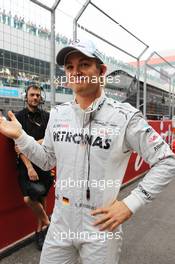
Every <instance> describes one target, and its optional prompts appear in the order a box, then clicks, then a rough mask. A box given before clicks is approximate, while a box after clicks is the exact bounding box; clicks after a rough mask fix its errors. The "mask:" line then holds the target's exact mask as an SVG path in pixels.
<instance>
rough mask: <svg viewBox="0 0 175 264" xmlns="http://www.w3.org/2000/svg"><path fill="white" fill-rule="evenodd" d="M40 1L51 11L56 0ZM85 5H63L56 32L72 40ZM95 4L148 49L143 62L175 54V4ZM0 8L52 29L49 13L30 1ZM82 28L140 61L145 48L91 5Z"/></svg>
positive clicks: (101, 0) (127, 0)
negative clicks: (156, 55) (154, 53)
mask: <svg viewBox="0 0 175 264" xmlns="http://www.w3.org/2000/svg"><path fill="white" fill-rule="evenodd" d="M38 1H40V2H42V3H44V4H46V5H47V6H50V7H51V6H52V4H53V3H54V0H38ZM85 2H86V0H61V1H60V4H59V5H58V7H57V10H56V27H55V28H56V32H60V33H61V34H63V35H66V36H68V37H71V38H72V35H73V18H74V17H75V16H76V15H77V13H78V11H79V10H80V8H81V7H82V5H83V4H84V3H85ZM92 2H93V3H94V4H96V5H97V6H98V7H100V8H101V9H102V10H103V11H105V12H106V13H107V14H109V15H110V16H111V17H112V18H113V19H115V21H117V22H118V23H119V24H120V25H122V26H124V27H125V28H126V29H127V30H129V31H130V32H132V33H133V34H134V35H136V36H137V37H138V38H139V39H141V40H142V41H143V42H144V43H145V44H147V45H148V46H149V49H148V50H147V52H146V53H145V54H144V56H143V58H146V57H148V56H149V54H150V53H151V52H152V51H157V52H159V54H160V55H164V54H169V51H172V50H174V51H175V35H174V31H173V26H174V21H173V20H174V10H175V1H174V0H166V1H162V0H154V1H153V0H147V1H143V0H120V1H119V0H107V1H105V0H92ZM0 7H1V8H2V9H3V8H5V9H6V10H8V9H10V10H11V11H12V13H17V14H19V15H21V16H24V17H25V18H26V20H29V19H30V20H32V21H34V22H35V23H36V24H38V25H39V24H42V25H44V26H46V27H48V28H49V27H50V14H49V12H48V11H45V10H43V9H42V8H40V7H36V5H34V4H33V3H31V2H30V0H1V1H0ZM34 7H35V8H34ZM79 24H81V25H82V26H84V27H86V28H88V29H89V30H91V31H93V32H94V33H96V34H97V35H100V36H102V37H103V38H105V39H107V40H108V41H110V42H111V43H113V44H114V45H116V46H118V47H120V48H122V49H124V50H125V51H127V52H128V53H130V54H132V55H133V56H135V57H138V56H139V55H140V54H141V53H142V51H143V50H144V48H145V45H143V44H141V43H140V42H139V41H138V40H135V39H134V38H133V37H131V36H130V35H129V34H128V33H127V32H126V31H124V30H121V27H120V26H118V25H117V24H115V23H113V22H111V21H110V20H109V19H108V18H106V17H105V16H104V15H102V13H100V12H99V11H98V10H97V9H96V8H94V7H93V6H92V5H91V4H90V5H89V6H88V8H87V9H86V11H85V12H84V14H83V16H82V17H81V18H80V19H79ZM82 37H83V38H92V39H93V40H94V41H95V43H96V44H97V46H98V47H99V49H100V50H103V51H105V53H106V54H107V55H110V56H114V57H117V58H120V59H123V60H125V59H126V60H127V61H128V60H129V61H133V60H134V59H133V57H132V56H124V53H122V52H119V51H117V49H116V48H113V47H111V46H110V45H108V44H104V42H102V41H100V40H98V39H97V38H94V37H92V36H91V35H89V34H88V33H86V32H85V31H84V30H78V38H80V39H81V38H82ZM174 54H175V52H174ZM126 57H127V58H126Z"/></svg>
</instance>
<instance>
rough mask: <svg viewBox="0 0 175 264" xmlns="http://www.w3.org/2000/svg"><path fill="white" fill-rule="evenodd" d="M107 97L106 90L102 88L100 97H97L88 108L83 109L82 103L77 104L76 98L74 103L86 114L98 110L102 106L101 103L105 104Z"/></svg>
mask: <svg viewBox="0 0 175 264" xmlns="http://www.w3.org/2000/svg"><path fill="white" fill-rule="evenodd" d="M105 99H106V95H105V92H104V90H102V92H101V95H100V97H98V98H96V99H95V100H94V101H93V102H92V103H91V104H90V105H89V106H88V107H87V108H86V109H81V107H80V105H79V104H77V102H76V99H75V98H74V101H73V104H72V105H73V107H74V108H75V109H79V110H81V111H84V112H85V113H86V114H88V113H92V112H94V111H96V110H97V109H98V108H99V107H100V105H101V104H103V102H104V100H105Z"/></svg>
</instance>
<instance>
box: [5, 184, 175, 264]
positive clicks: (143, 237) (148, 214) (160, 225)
mask: <svg viewBox="0 0 175 264" xmlns="http://www.w3.org/2000/svg"><path fill="white" fill-rule="evenodd" d="M135 185H136V183H134V184H132V185H130V186H128V187H126V188H124V189H123V190H122V191H121V197H123V196H126V194H127V193H129V192H130V190H131V189H133V187H134V186H135ZM123 231H124V244H123V251H122V256H121V260H120V264H175V181H174V182H173V183H172V184H171V185H169V186H168V187H167V189H166V190H165V191H164V192H163V193H162V194H161V195H160V196H159V198H158V199H157V200H155V201H154V203H152V204H150V205H148V206H147V207H145V208H143V209H141V210H140V211H139V212H138V213H137V214H136V215H135V216H134V217H133V218H132V219H131V220H129V221H128V222H126V223H125V224H124V225H123ZM39 255H40V253H39V252H38V251H37V250H36V249H35V245H34V244H33V243H32V244H30V245H28V246H26V247H24V248H22V249H20V250H18V251H17V252H15V253H13V254H12V255H10V256H8V257H6V258H4V259H2V260H1V263H2V264H38V263H39ZM92 264H93V263H92ZM96 264H98V263H96ZM109 264H110V263H109Z"/></svg>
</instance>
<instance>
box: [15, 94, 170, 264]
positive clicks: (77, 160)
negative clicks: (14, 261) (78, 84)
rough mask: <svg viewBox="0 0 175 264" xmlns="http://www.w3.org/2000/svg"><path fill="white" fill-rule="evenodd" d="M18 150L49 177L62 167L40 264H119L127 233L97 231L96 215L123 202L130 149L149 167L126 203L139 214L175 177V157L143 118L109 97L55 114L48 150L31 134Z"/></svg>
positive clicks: (20, 141) (72, 105)
mask: <svg viewBox="0 0 175 264" xmlns="http://www.w3.org/2000/svg"><path fill="white" fill-rule="evenodd" d="M16 144H17V145H18V146H19V148H20V150H21V151H22V152H23V153H24V154H25V155H27V156H28V158H29V159H30V160H31V161H32V162H33V163H36V165H37V166H39V167H41V168H42V169H43V170H49V169H51V168H53V167H54V166H55V165H56V167H57V175H58V176H57V181H56V190H55V196H56V199H55V206H54V210H53V214H52V220H51V225H50V227H49V230H48V233H47V236H46V239H45V243H44V247H43V251H42V254H41V259H40V263H41V264H77V257H78V256H80V259H81V263H83V264H92V263H96V264H109V263H110V264H117V263H118V261H119V255H120V252H121V245H122V230H121V226H119V227H118V228H116V230H114V232H108V231H106V232H102V231H101V232H100V231H99V227H96V226H93V225H92V223H93V222H94V221H95V220H96V219H98V218H99V216H91V214H90V213H91V211H92V210H93V209H95V208H99V207H104V206H108V205H109V204H111V203H112V202H113V201H114V200H115V199H116V198H117V195H118V192H119V190H120V185H121V183H122V180H123V177H124V174H125V170H126V168H127V164H128V160H129V157H130V155H131V152H132V150H134V151H136V152H138V153H139V155H140V156H142V157H143V158H144V160H145V161H146V162H147V163H149V164H150V166H151V169H150V170H149V172H148V173H147V175H146V176H145V177H144V179H143V180H142V181H141V182H140V183H139V185H138V187H137V188H136V189H134V190H133V191H132V193H131V194H130V195H129V196H128V197H126V198H125V199H124V202H125V204H126V205H127V206H128V207H129V208H130V210H131V211H132V212H133V213H135V212H136V211H137V209H139V207H141V206H142V205H144V204H145V203H147V202H149V201H151V200H152V199H153V198H154V197H155V196H156V194H157V193H159V192H160V191H161V190H162V188H163V187H164V186H165V185H166V184H168V183H169V182H170V180H171V178H172V177H173V176H174V175H175V157H174V154H173V153H172V151H171V150H170V149H169V146H168V145H167V144H166V143H165V142H164V141H163V139H162V138H161V137H160V136H159V134H158V133H157V132H155V131H154V130H153V128H151V127H150V126H149V125H148V124H147V122H146V121H145V120H144V119H143V117H142V115H141V113H140V112H139V111H138V110H137V109H135V108H133V107H132V106H130V105H129V104H127V103H119V102H115V101H114V100H113V99H109V98H106V97H105V96H104V94H102V95H101V97H100V98H98V99H96V100H95V101H94V103H93V104H92V105H91V106H90V107H89V108H88V109H86V110H82V109H81V108H80V107H79V105H77V104H75V103H74V102H71V103H65V104H62V105H59V106H56V107H55V108H53V109H52V111H51V114H50V119H49V123H48V126H47V129H46V134H45V138H44V142H43V144H42V145H39V144H37V143H36V142H35V140H34V139H33V138H32V137H30V136H28V135H26V134H25V132H23V134H22V135H21V136H20V138H18V139H17V140H16ZM87 186H89V189H90V198H89V199H88V197H87Z"/></svg>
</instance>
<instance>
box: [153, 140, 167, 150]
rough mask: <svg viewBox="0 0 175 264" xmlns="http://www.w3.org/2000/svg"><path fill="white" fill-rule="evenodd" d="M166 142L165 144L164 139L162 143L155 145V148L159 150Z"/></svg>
mask: <svg viewBox="0 0 175 264" xmlns="http://www.w3.org/2000/svg"><path fill="white" fill-rule="evenodd" d="M164 144H165V142H164V141H162V142H161V143H160V144H158V145H157V146H155V147H154V150H155V151H157V150H158V149H160V148H161V147H162V146H163V145H164Z"/></svg>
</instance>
